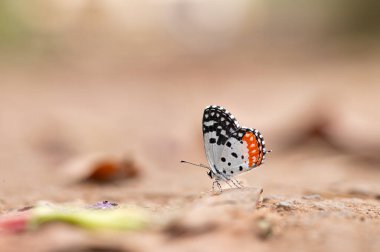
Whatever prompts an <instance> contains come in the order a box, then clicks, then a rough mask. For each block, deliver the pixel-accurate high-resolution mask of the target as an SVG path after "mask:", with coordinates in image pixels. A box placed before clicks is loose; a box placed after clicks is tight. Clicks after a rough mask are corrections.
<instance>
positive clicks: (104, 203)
mask: <svg viewBox="0 0 380 252" xmlns="http://www.w3.org/2000/svg"><path fill="white" fill-rule="evenodd" d="M117 206H118V204H117V203H114V202H109V201H108V200H104V201H99V202H96V203H95V204H93V205H90V206H89V207H88V208H91V209H113V208H116V207H117Z"/></svg>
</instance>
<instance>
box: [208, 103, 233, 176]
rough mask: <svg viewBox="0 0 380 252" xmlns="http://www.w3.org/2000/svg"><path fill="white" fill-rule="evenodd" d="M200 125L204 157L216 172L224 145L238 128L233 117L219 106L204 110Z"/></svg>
mask: <svg viewBox="0 0 380 252" xmlns="http://www.w3.org/2000/svg"><path fill="white" fill-rule="evenodd" d="M202 125H203V141H204V147H205V152H206V157H207V160H208V163H209V165H210V167H211V169H212V170H213V171H214V172H217V171H216V170H215V167H217V166H216V164H218V163H219V161H220V157H221V155H222V153H223V150H224V148H225V144H226V143H227V141H228V139H230V138H231V136H232V135H233V134H235V133H236V132H237V131H238V130H239V129H240V126H239V124H238V123H237V121H236V119H235V118H234V116H233V115H231V114H230V113H229V112H228V111H227V110H226V109H224V108H223V107H220V106H209V107H207V108H206V109H205V110H204V113H203V121H202ZM216 169H218V168H216Z"/></svg>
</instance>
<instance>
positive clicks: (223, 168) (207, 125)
mask: <svg viewBox="0 0 380 252" xmlns="http://www.w3.org/2000/svg"><path fill="white" fill-rule="evenodd" d="M203 140H204V146H205V152H206V157H207V160H208V162H209V164H210V167H211V169H212V170H213V171H214V173H221V174H222V176H223V177H225V178H227V179H228V178H230V177H232V176H235V175H238V174H240V173H243V172H246V171H249V170H251V169H253V168H255V167H257V166H259V165H261V164H262V163H263V160H264V159H265V154H266V149H265V142H264V139H263V137H262V135H261V134H260V132H259V131H258V130H254V129H250V128H245V127H240V126H239V124H238V122H237V121H236V119H235V117H234V116H233V115H231V113H229V112H228V111H227V110H225V109H224V108H222V107H219V106H209V107H207V108H206V109H205V111H204V114H203Z"/></svg>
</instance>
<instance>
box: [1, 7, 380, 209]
mask: <svg viewBox="0 0 380 252" xmlns="http://www.w3.org/2000/svg"><path fill="white" fill-rule="evenodd" d="M379 8H380V3H379V1H375V0H364V1H360V2H359V1H354V0H345V1H343V0H330V1H307V0H303V1H297V0H296V1H294V0H292V1H290V0H283V1H274V0H267V1H263V0H251V1H249V0H236V1H221V0H218V1H215V0H202V1H200V0H161V1H145V0H139V1H134V0H130V1H126V0H107V1H102V0H75V1H74V0H67V1H58V0H49V1H48V0H35V1H14V0H2V1H1V2H0V162H1V164H2V167H1V170H0V178H1V180H0V187H1V192H0V193H1V195H0V198H1V201H0V208H1V207H2V208H6V207H9V206H13V207H14V206H15V205H22V204H24V202H33V201H35V200H38V199H41V198H43V199H50V200H62V201H63V200H69V199H72V198H85V199H88V200H98V199H103V198H104V197H108V198H111V199H112V198H113V199H118V200H123V199H125V197H126V196H125V194H124V193H126V192H129V191H138V192H141V193H143V192H145V193H152V194H153V195H155V193H169V194H171V193H185V194H186V193H187V194H192V193H194V192H197V191H200V190H207V189H209V188H210V184H211V183H210V180H209V179H208V178H207V176H206V174H205V171H204V170H201V169H197V168H195V167H188V166H184V165H181V164H180V163H179V160H181V159H185V160H189V161H195V162H202V163H205V162H206V160H205V155H204V151H203V141H202V133H201V126H200V124H201V116H202V113H203V109H204V107H206V106H207V105H210V104H217V105H221V106H224V107H226V108H228V109H229V110H230V111H231V112H232V113H233V114H234V115H235V116H236V117H237V118H238V120H239V122H240V124H242V125H246V126H250V127H253V128H257V129H259V130H260V131H261V132H262V133H263V135H264V137H265V140H266V143H267V146H268V148H269V149H272V150H273V153H271V154H270V155H269V157H268V160H267V163H266V164H265V165H264V166H263V167H262V168H260V169H257V170H255V171H253V172H252V174H250V175H247V176H245V177H244V179H245V180H246V183H247V184H249V185H252V186H263V187H264V188H266V190H267V191H268V192H273V193H277V192H281V193H285V194H286V193H288V194H294V193H301V192H304V191H324V190H325V191H331V190H333V191H334V192H336V191H339V190H343V191H344V190H346V188H347V187H350V188H351V187H354V189H355V190H359V189H360V190H361V192H362V193H363V191H364V193H367V192H371V193H373V192H379V191H378V190H379V187H378V186H379V185H378V179H379V169H377V168H378V164H379V163H378V160H379V150H380V149H379V148H380V132H379V131H380V128H379V127H378V125H379V123H380V112H379V106H380V99H379V91H380V83H379V82H380V71H379V69H380V43H379V42H380V15H379V14H378V10H379ZM94 153H102V154H106V155H108V154H110V155H126V156H128V158H130V159H133V160H134V161H135V162H136V165H137V166H138V167H139V169H141V171H142V176H141V178H140V180H138V181H135V182H127V183H125V184H118V185H115V186H116V189H115V187H107V188H105V189H104V188H101V189H100V188H98V187H90V188H91V190H95V191H91V190H89V189H88V187H86V186H77V187H70V188H69V187H67V185H66V182H65V183H64V182H63V180H64V179H65V177H63V176H60V175H57V174H60V172H61V169H62V166H64V165H65V164H66V163H67V162H69V161H70V160H72V159H76V158H78V157H79V158H81V157H82V156H87V155H92V154H94ZM195 181H196V182H195ZM129 183H131V184H129ZM94 188H95V189H94ZM357 188H359V189H357ZM350 190H351V189H350ZM7 195H12V197H11V198H10V197H7Z"/></svg>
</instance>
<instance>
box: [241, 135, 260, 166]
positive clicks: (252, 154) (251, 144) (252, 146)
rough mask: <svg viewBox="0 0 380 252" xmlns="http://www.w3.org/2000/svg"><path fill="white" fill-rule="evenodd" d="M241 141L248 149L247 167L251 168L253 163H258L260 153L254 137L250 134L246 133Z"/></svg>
mask: <svg viewBox="0 0 380 252" xmlns="http://www.w3.org/2000/svg"><path fill="white" fill-rule="evenodd" d="M242 140H243V141H244V142H246V143H247V147H248V165H249V166H250V167H251V166H253V164H254V163H256V162H259V161H260V151H259V147H258V143H257V141H256V137H255V135H254V134H253V133H252V132H247V133H245V135H244V136H243V138H242Z"/></svg>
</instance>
